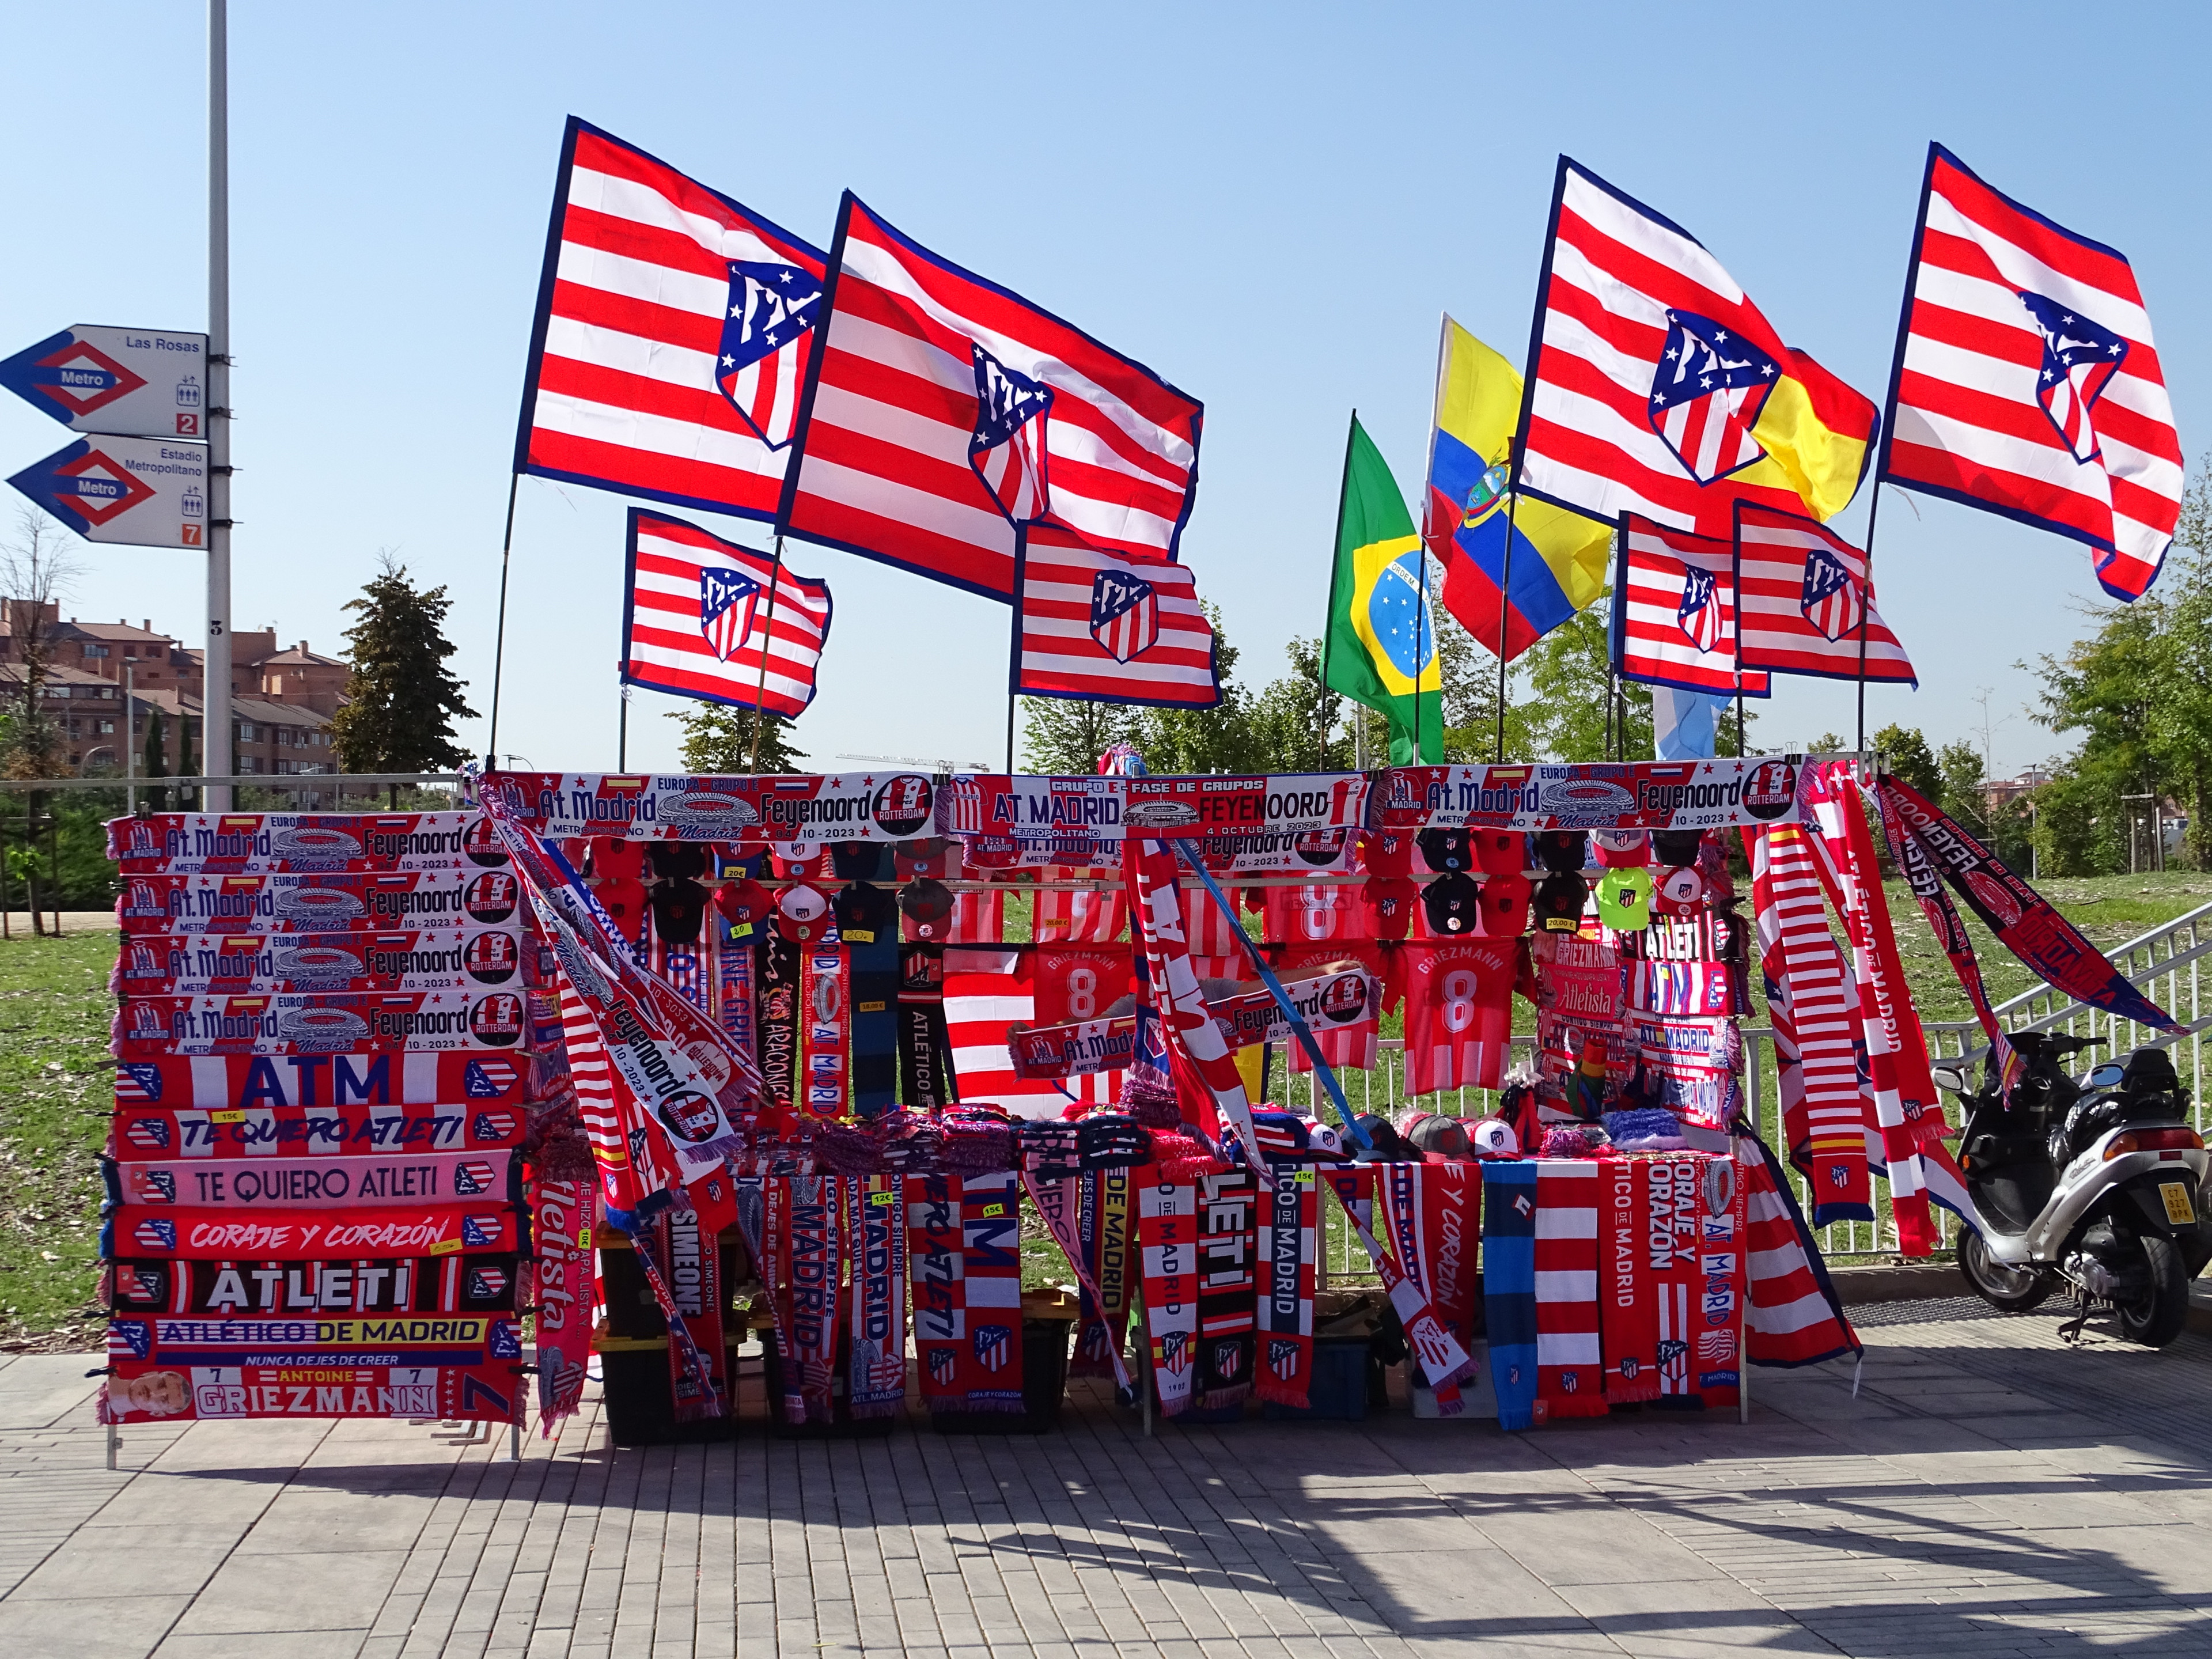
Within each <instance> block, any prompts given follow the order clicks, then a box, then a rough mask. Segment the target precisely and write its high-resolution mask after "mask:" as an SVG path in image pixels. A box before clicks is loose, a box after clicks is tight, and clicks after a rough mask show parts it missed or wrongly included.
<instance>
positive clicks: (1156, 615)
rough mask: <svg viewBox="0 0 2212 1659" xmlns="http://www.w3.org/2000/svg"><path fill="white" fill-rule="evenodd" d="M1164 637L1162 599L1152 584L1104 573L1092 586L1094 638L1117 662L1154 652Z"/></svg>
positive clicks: (1119, 573)
mask: <svg viewBox="0 0 2212 1659" xmlns="http://www.w3.org/2000/svg"><path fill="white" fill-rule="evenodd" d="M1159 636H1160V599H1159V594H1158V591H1157V590H1155V589H1154V587H1153V586H1152V584H1151V583H1150V582H1148V581H1146V580H1145V579H1144V578H1143V577H1141V576H1133V575H1130V574H1128V573H1127V571H1122V570H1102V571H1100V572H1099V573H1098V574H1097V577H1096V578H1095V579H1094V580H1092V582H1091V638H1092V639H1094V640H1096V641H1098V645H1099V648H1100V649H1102V650H1103V651H1104V652H1105V653H1106V654H1107V655H1108V656H1109V657H1111V658H1113V659H1114V660H1115V662H1127V661H1129V660H1130V659H1132V658H1134V657H1141V656H1143V655H1144V654H1145V653H1146V652H1147V651H1149V650H1151V649H1152V641H1155V640H1157V639H1158V638H1159Z"/></svg>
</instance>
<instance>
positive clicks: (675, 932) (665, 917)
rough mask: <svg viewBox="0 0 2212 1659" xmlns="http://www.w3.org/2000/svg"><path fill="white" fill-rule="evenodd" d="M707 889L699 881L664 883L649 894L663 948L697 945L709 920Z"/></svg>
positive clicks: (654, 923)
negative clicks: (703, 925) (700, 933)
mask: <svg viewBox="0 0 2212 1659" xmlns="http://www.w3.org/2000/svg"><path fill="white" fill-rule="evenodd" d="M707 897H708V895H707V890H706V889H705V888H703V887H702V886H701V885H700V884H698V883H697V882H696V881H662V882H656V883H654V884H653V887H652V889H651V890H649V891H648V892H647V895H646V902H647V903H648V904H650V905H651V906H652V907H653V935H654V937H656V938H657V939H659V940H660V942H661V943H662V944H663V945H696V944H697V943H698V942H699V927H700V924H701V923H702V922H703V921H706V919H707Z"/></svg>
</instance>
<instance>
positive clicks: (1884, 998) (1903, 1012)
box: [1803, 765, 1944, 1256]
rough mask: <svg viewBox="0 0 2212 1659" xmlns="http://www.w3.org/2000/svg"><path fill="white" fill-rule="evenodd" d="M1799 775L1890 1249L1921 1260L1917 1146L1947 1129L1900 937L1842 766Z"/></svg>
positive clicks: (1922, 1208) (1923, 1188) (1924, 1209)
mask: <svg viewBox="0 0 2212 1659" xmlns="http://www.w3.org/2000/svg"><path fill="white" fill-rule="evenodd" d="M1806 771H1807V775H1806V779H1805V784H1804V789H1803V794H1804V797H1805V800H1806V803H1807V804H1808V805H1810V806H1811V807H1812V809H1813V817H1814V824H1815V826H1816V829H1817V833H1816V835H1815V836H1814V840H1813V842H1812V846H1813V850H1814V854H1815V857H1814V866H1815V867H1816V868H1817V869H1818V870H1819V871H1820V884H1821V886H1822V887H1823V888H1824V889H1825V890H1826V893H1827V896H1828V902H1830V903H1831V904H1832V905H1834V906H1835V908H1836V913H1837V914H1838V915H1840V916H1842V917H1843V919H1844V936H1845V937H1846V938H1847V939H1849V940H1850V947H1851V969H1852V975H1853V977H1854V978H1856V979H1857V981H1858V1015H1859V1033H1860V1040H1861V1045H1862V1047H1863V1049H1864V1052H1865V1054H1866V1057H1867V1077H1868V1085H1869V1088H1870V1089H1871V1091H1872V1093H1873V1097H1874V1121H1875V1127H1876V1128H1877V1129H1878V1130H1879V1132H1880V1138H1881V1152H1882V1164H1883V1165H1884V1167H1885V1169H1886V1171H1887V1175H1888V1177H1889V1197H1890V1207H1891V1210H1892V1212H1893V1217H1894V1219H1895V1223H1896V1226H1897V1246H1898V1249H1899V1252H1900V1253H1901V1254H1903V1255H1908V1256H1925V1255H1931V1254H1933V1253H1934V1251H1935V1249H1936V1223H1935V1218H1934V1217H1932V1216H1931V1215H1930V1214H1929V1211H1928V1194H1927V1179H1926V1176H1925V1172H1924V1171H1923V1170H1922V1168H1921V1161H1920V1156H1919V1153H1920V1147H1921V1146H1922V1144H1923V1140H1930V1139H1932V1140H1935V1141H1936V1142H1937V1143H1939V1144H1940V1143H1941V1141H1942V1134H1943V1129H1944V1121H1943V1108H1942V1102H1941V1101H1940V1100H1938V1099H1937V1098H1936V1085H1935V1082H1934V1080H1933V1079H1931V1078H1930V1077H1929V1073H1928V1039H1927V1038H1926V1036H1923V1033H1922V1031H1921V1029H1920V1017H1919V1016H1918V1015H1917V1013H1915V1012H1913V1007H1912V997H1911V992H1910V991H1909V990H1908V989H1907V988H1906V987H1905V976H1904V970H1903V969H1902V968H1901V967H1900V966H1899V963H1898V960H1897V940H1896V938H1895V937H1894V935H1893V934H1892V933H1891V932H1890V927H1889V905H1888V902H1887V899H1885V898H1884V897H1883V896H1881V880H1880V878H1879V874H1878V872H1872V878H1871V879H1870V878H1869V876H1870V872H1871V866H1873V863H1874V843H1873V842H1872V840H1871V839H1870V838H1869V836H1868V835H1867V829H1866V819H1865V817H1863V815H1862V814H1861V813H1860V811H1859V810H1858V802H1857V799H1854V797H1853V793H1852V791H1851V788H1850V777H1849V775H1848V772H1844V773H1843V774H1841V775H1839V774H1838V768H1837V767H1836V766H1834V765H1829V766H1814V767H1808V768H1807V769H1806ZM1862 860H1863V861H1862Z"/></svg>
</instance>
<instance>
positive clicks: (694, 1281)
mask: <svg viewBox="0 0 2212 1659" xmlns="http://www.w3.org/2000/svg"><path fill="white" fill-rule="evenodd" d="M648 1240H649V1241H650V1242H651V1245H652V1249H653V1254H654V1258H655V1260H654V1265H655V1266H656V1267H658V1268H659V1270H660V1274H661V1277H662V1279H663V1280H664V1281H665V1283H666V1285H667V1286H668V1288H669V1290H670V1291H671V1292H672V1293H673V1294H674V1296H675V1298H676V1307H675V1310H674V1312H673V1313H672V1314H671V1316H670V1317H669V1330H670V1334H671V1335H673V1334H674V1332H675V1330H676V1327H677V1324H678V1322H679V1321H680V1322H681V1323H682V1325H683V1328H684V1334H686V1335H687V1336H689V1337H690V1340H691V1347H692V1348H693V1350H694V1351H695V1352H696V1353H697V1355H698V1357H699V1358H701V1359H703V1360H704V1361H705V1362H706V1365H705V1373H706V1374H705V1376H703V1377H702V1376H700V1375H699V1370H698V1368H696V1367H695V1366H694V1365H693V1364H692V1363H691V1361H690V1356H689V1355H687V1354H686V1353H685V1352H684V1344H682V1343H680V1342H675V1341H671V1342H670V1343H669V1345H668V1382H669V1388H670V1390H671V1395H672V1397H673V1398H674V1400H675V1402H676V1420H677V1421H678V1422H679V1423H696V1422H699V1421H702V1420H703V1419H708V1418H714V1417H720V1416H723V1415H724V1414H725V1413H726V1410H727V1401H728V1400H729V1397H730V1383H729V1353H728V1350H727V1349H726V1348H725V1347H724V1346H723V1345H722V1270H721V1250H720V1245H719V1243H718V1242H717V1240H716V1239H715V1237H714V1235H713V1234H712V1233H709V1232H707V1231H705V1230H704V1229H702V1227H701V1226H700V1225H699V1218H698V1216H697V1214H696V1213H695V1212H692V1211H690V1210H689V1209H680V1210H679V1209H674V1208H671V1209H665V1210H663V1211H662V1212H660V1213H659V1215H656V1216H655V1217H653V1226H652V1228H651V1230H650V1231H645V1232H641V1233H640V1234H638V1235H637V1241H636V1242H637V1243H638V1244H639V1245H640V1246H641V1247H642V1246H644V1245H645V1244H646V1243H647V1241H648Z"/></svg>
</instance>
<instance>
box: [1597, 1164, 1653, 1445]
mask: <svg viewBox="0 0 2212 1659" xmlns="http://www.w3.org/2000/svg"><path fill="white" fill-rule="evenodd" d="M1597 1179H1598V1332H1599V1334H1600V1336H1601V1339H1602V1341H1601V1345H1600V1346H1601V1348H1602V1350H1603V1352H1604V1355H1605V1397H1606V1399H1607V1401H1610V1402H1611V1403H1613V1404H1614V1405H1616V1406H1626V1405H1632V1404H1635V1403H1636V1402H1638V1401H1645V1400H1656V1399H1657V1398H1658V1397H1659V1304H1658V1303H1657V1301H1656V1299H1655V1293H1654V1291H1653V1288H1652V1285H1651V1281H1650V1269H1649V1265H1648V1264H1649V1259H1650V1258H1649V1254H1648V1252H1647V1251H1646V1249H1645V1248H1644V1210H1643V1206H1642V1203H1641V1201H1640V1200H1639V1197H1638V1189H1637V1183H1636V1164H1635V1161H1634V1160H1632V1159H1630V1158H1600V1159H1599V1160H1598V1164H1597Z"/></svg>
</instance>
